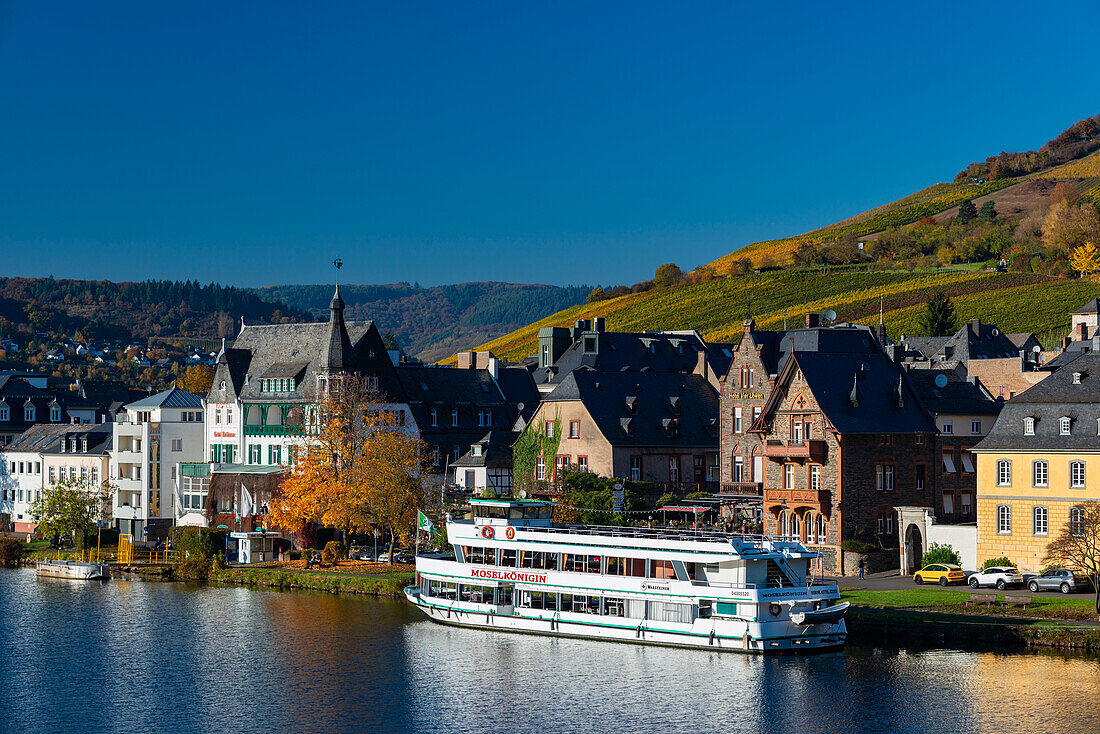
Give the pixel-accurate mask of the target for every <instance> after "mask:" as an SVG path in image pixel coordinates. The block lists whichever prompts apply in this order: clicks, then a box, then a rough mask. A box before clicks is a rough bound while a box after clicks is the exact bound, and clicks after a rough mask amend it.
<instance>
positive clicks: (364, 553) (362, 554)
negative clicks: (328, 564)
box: [351, 550, 374, 561]
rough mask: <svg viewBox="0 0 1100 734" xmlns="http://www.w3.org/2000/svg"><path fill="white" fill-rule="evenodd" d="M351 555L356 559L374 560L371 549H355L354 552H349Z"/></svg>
mask: <svg viewBox="0 0 1100 734" xmlns="http://www.w3.org/2000/svg"><path fill="white" fill-rule="evenodd" d="M351 557H352V558H354V559H355V560H357V561H373V560H374V551H372V550H361V551H356V552H355V553H352V554H351Z"/></svg>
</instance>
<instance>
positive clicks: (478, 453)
mask: <svg viewBox="0 0 1100 734" xmlns="http://www.w3.org/2000/svg"><path fill="white" fill-rule="evenodd" d="M472 448H473V454H474V456H481V444H479V443H475V444H474V445H473V447H472Z"/></svg>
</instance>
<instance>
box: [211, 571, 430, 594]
mask: <svg viewBox="0 0 1100 734" xmlns="http://www.w3.org/2000/svg"><path fill="white" fill-rule="evenodd" d="M414 578H415V574H414V573H413V572H411V571H405V570H403V569H400V568H395V569H393V570H392V571H383V572H379V573H369V574H367V573H355V572H353V571H350V570H331V571H325V570H322V571H305V570H296V569H293V568H289V569H288V568H226V569H223V570H215V571H213V572H211V574H210V577H209V578H208V579H207V580H208V581H209V582H210V583H213V584H224V585H232V586H250V587H255V588H265V589H278V590H287V591H322V592H326V593H329V594H361V595H368V596H378V597H384V598H389V599H401V598H404V593H403V591H404V588H405V587H406V586H408V585H410V584H411V583H413V580H414Z"/></svg>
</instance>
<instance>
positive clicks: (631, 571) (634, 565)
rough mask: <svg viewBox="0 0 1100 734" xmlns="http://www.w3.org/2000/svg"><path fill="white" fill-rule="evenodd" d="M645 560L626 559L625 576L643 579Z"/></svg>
mask: <svg viewBox="0 0 1100 734" xmlns="http://www.w3.org/2000/svg"><path fill="white" fill-rule="evenodd" d="M645 566H646V563H645V559H644V558H627V559H626V575H627V576H636V577H638V578H643V579H644V578H645Z"/></svg>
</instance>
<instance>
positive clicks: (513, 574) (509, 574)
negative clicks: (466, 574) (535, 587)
mask: <svg viewBox="0 0 1100 734" xmlns="http://www.w3.org/2000/svg"><path fill="white" fill-rule="evenodd" d="M470 575H471V576H473V577H474V578H478V579H496V580H497V581H531V582H534V583H537V584H545V583H546V574H544V573H524V572H522V571H519V572H517V571H495V570H493V569H491V568H474V569H471V570H470Z"/></svg>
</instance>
